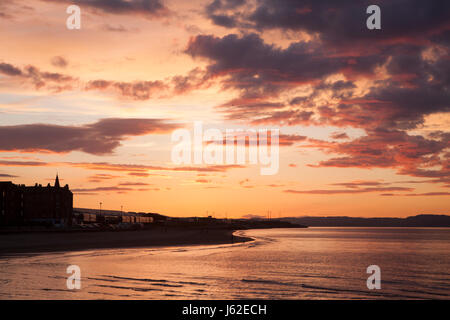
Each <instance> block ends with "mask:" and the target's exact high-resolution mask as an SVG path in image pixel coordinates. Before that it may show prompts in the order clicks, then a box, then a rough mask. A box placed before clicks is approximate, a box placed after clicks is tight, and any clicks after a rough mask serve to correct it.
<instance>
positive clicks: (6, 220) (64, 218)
mask: <svg viewBox="0 0 450 320" xmlns="http://www.w3.org/2000/svg"><path fill="white" fill-rule="evenodd" d="M72 210H73V194H72V192H71V191H70V190H69V186H68V185H67V184H66V185H65V186H64V187H60V185H59V178H58V175H56V180H55V185H54V186H53V187H52V186H50V183H49V184H48V185H47V186H46V187H43V186H42V185H38V184H36V185H34V186H25V185H16V184H14V183H12V182H11V181H0V226H30V225H71V224H72Z"/></svg>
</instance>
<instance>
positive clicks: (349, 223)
mask: <svg viewBox="0 0 450 320" xmlns="http://www.w3.org/2000/svg"><path fill="white" fill-rule="evenodd" d="M280 220H282V221H287V222H291V223H299V224H304V225H307V226H309V227H393V228H401V227H405V228H450V216H449V215H435V214H420V215H416V216H411V217H407V218H356V217H345V216H344V217H310V216H305V217H290V218H281V219H280Z"/></svg>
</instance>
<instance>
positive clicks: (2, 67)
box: [0, 62, 22, 76]
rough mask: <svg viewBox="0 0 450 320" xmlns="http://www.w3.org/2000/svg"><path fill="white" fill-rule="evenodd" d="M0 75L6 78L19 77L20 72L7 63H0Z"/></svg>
mask: <svg viewBox="0 0 450 320" xmlns="http://www.w3.org/2000/svg"><path fill="white" fill-rule="evenodd" d="M0 73H2V74H4V75H7V76H21V75H22V70H20V69H19V68H17V67H15V66H13V65H12V64H9V63H3V62H2V63H0Z"/></svg>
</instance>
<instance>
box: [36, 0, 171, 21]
mask: <svg viewBox="0 0 450 320" xmlns="http://www.w3.org/2000/svg"><path fill="white" fill-rule="evenodd" d="M43 1H47V2H62V3H67V4H76V5H78V6H80V7H81V8H83V7H88V8H91V9H94V10H96V11H97V12H98V11H100V12H105V13H111V14H139V15H144V16H147V17H158V16H165V15H167V14H168V13H169V9H168V8H167V7H166V6H165V5H164V3H163V2H162V1H161V0H43Z"/></svg>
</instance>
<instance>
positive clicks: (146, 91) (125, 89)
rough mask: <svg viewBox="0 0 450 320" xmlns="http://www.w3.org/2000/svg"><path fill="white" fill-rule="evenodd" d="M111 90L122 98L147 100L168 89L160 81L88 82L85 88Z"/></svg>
mask: <svg viewBox="0 0 450 320" xmlns="http://www.w3.org/2000/svg"><path fill="white" fill-rule="evenodd" d="M109 88H112V89H114V90H116V91H118V92H119V93H120V94H121V95H122V96H124V97H129V98H133V99H135V100H148V99H150V98H151V97H153V96H154V95H155V94H158V93H161V92H162V91H164V90H166V89H168V86H167V84H165V83H164V82H162V81H159V80H157V81H134V82H116V81H107V80H93V81H89V82H88V83H87V85H86V87H85V89H86V90H88V91H89V90H94V89H95V90H106V89H109Z"/></svg>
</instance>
